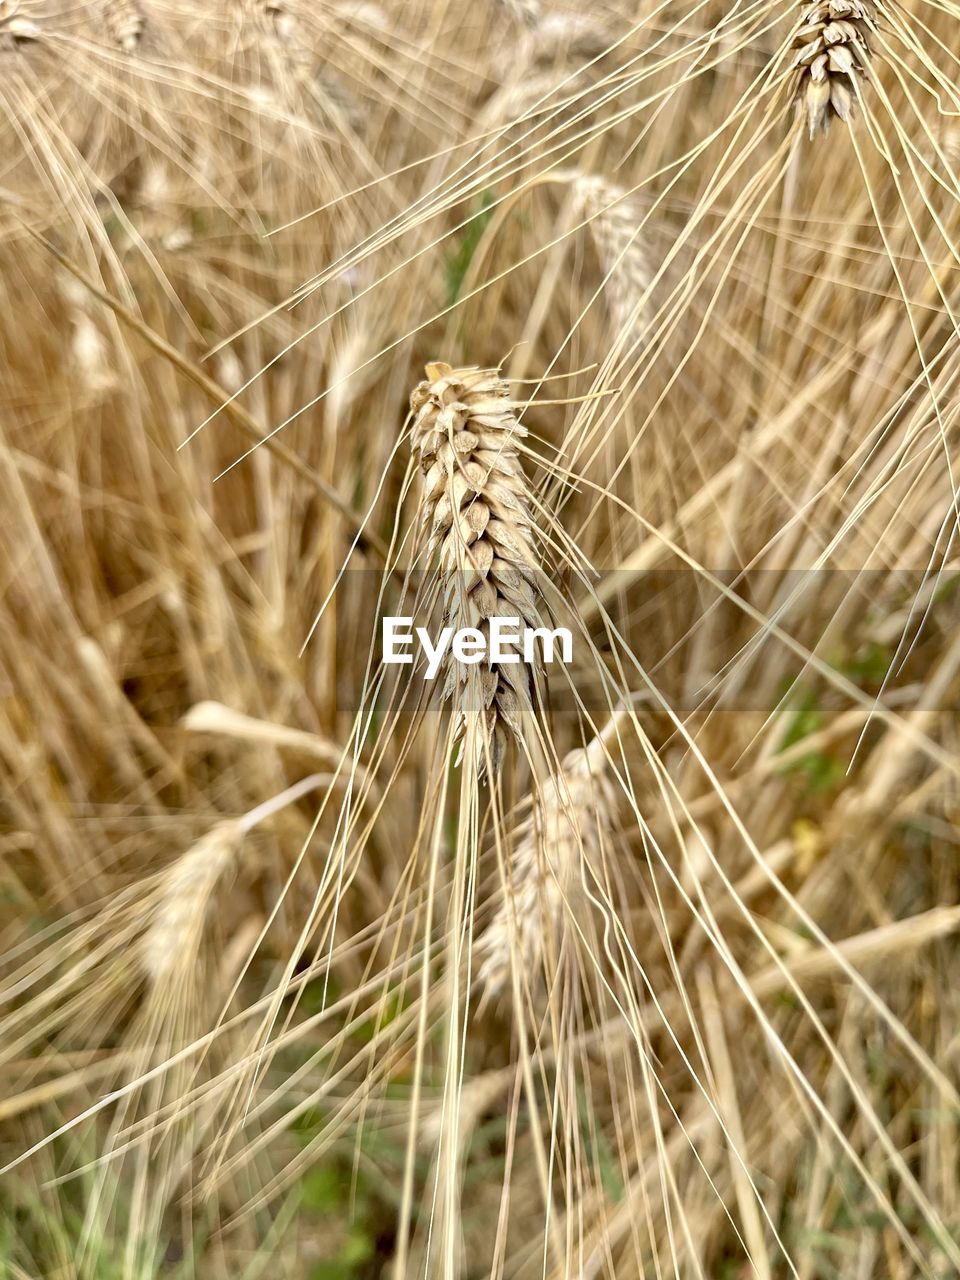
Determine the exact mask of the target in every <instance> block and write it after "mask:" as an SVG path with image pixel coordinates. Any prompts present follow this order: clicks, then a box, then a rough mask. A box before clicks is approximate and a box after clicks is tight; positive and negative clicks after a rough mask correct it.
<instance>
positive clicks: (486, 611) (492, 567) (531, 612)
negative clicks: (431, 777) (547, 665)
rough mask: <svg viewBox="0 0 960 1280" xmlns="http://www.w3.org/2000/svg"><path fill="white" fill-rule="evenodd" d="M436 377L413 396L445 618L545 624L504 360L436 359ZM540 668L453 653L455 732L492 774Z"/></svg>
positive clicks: (481, 626) (448, 685) (447, 691)
mask: <svg viewBox="0 0 960 1280" xmlns="http://www.w3.org/2000/svg"><path fill="white" fill-rule="evenodd" d="M426 372H427V381H425V382H421V383H420V384H419V386H417V388H416V389H415V390H414V392H413V395H412V396H411V398H410V405H411V409H412V410H413V413H414V422H413V429H412V434H411V447H412V449H413V451H414V453H415V454H416V455H417V456H418V457H419V460H420V466H421V468H422V470H423V493H422V515H421V520H422V530H423V535H424V536H425V538H426V546H427V557H428V560H429V562H430V563H431V564H433V565H434V566H435V567H436V569H437V573H438V582H437V589H438V591H439V593H440V594H441V595H442V599H443V615H444V624H445V625H448V626H452V627H453V628H454V629H455V630H461V629H463V628H467V627H473V628H475V629H476V630H477V631H479V632H480V633H481V635H482V636H483V637H484V639H485V640H486V641H487V644H488V646H489V637H490V626H489V620H490V618H492V617H517V618H519V621H520V627H521V629H522V628H524V627H537V626H539V625H540V617H539V613H538V608H537V596H538V592H537V587H536V583H535V578H534V571H535V569H536V568H537V567H539V562H538V558H537V551H536V547H535V545H534V541H533V535H532V528H533V518H532V515H531V502H530V494H529V489H528V485H527V479H526V476H525V475H524V473H523V468H522V466H521V465H520V455H519V452H518V448H517V443H518V441H519V440H521V439H522V437H523V436H525V435H526V429H525V428H524V427H522V426H521V424H520V423H519V422H518V421H517V417H516V414H515V412H514V408H515V406H514V402H513V400H512V399H511V398H510V390H509V387H508V385H507V383H506V382H505V381H504V380H503V379H502V378H501V377H500V375H499V373H498V372H497V370H496V369H475V368H467V369H453V368H451V366H450V365H448V364H441V363H435V364H428V365H427V369H426ZM535 680H536V668H533V667H530V666H527V665H523V664H520V663H516V664H509V665H506V664H500V663H489V664H488V665H484V666H472V665H471V666H465V665H463V664H460V663H457V662H455V661H451V660H450V657H449V655H448V657H447V658H446V661H445V683H444V691H443V696H444V698H445V699H446V698H452V700H453V704H454V741H455V743H457V744H459V747H460V751H459V753H458V756H457V763H460V761H461V760H463V759H464V758H466V759H467V760H468V762H470V764H471V765H472V767H473V768H474V769H475V770H476V771H477V774H478V776H482V775H483V774H484V773H485V772H486V770H487V768H488V767H489V769H490V771H491V772H492V773H494V774H496V773H497V772H498V770H499V768H500V764H501V761H502V759H503V754H504V751H505V749H506V742H507V734H508V733H512V734H513V735H514V736H515V737H516V738H518V739H519V738H520V736H521V726H522V722H523V717H524V711H528V712H532V710H533V702H534V692H535V689H534V683H535Z"/></svg>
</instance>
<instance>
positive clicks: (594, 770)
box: [476, 738, 617, 1004]
mask: <svg viewBox="0 0 960 1280" xmlns="http://www.w3.org/2000/svg"><path fill="white" fill-rule="evenodd" d="M604 752H605V747H604V744H603V742H602V740H601V739H600V738H596V739H594V741H593V742H591V743H590V744H589V746H586V747H581V748H579V749H578V750H576V751H571V752H570V753H569V754H568V755H567V756H565V757H564V759H563V761H562V763H561V765H560V769H559V771H558V772H557V773H555V774H553V775H552V776H551V777H550V778H549V779H548V780H547V783H546V785H545V786H543V787H542V788H541V789H540V791H539V793H538V795H537V798H536V801H535V805H534V810H533V814H532V816H531V817H530V819H529V820H528V821H527V823H526V824H525V825H524V826H523V827H522V828H521V830H520V831H519V833H518V838H517V842H516V846H515V849H514V857H513V863H512V867H511V871H510V883H509V885H508V886H507V888H506V890H505V892H504V894H503V898H502V901H501V903H500V905H499V907H498V908H497V912H496V914H495V915H494V917H493V919H492V920H491V922H490V924H489V925H488V926H487V928H486V929H485V930H484V932H483V933H482V934H481V935H480V938H479V939H478V941H477V945H476V958H477V980H478V983H479V985H480V988H481V990H482V992H483V997H482V998H483V1003H484V1004H486V1003H487V1002H488V1001H489V1000H490V999H492V998H494V997H496V996H498V995H500V994H501V993H502V992H503V991H504V989H505V988H507V987H508V986H509V983H510V973H511V955H515V957H516V963H517V964H518V966H519V967H520V969H521V971H522V972H523V973H524V974H526V975H527V977H528V979H529V981H530V982H531V984H535V983H537V980H538V978H542V977H543V975H544V973H545V971H546V967H547V963H548V961H549V960H550V959H551V957H552V958H553V960H554V961H555V959H556V956H557V955H558V954H559V950H560V943H561V941H562V937H563V930H564V923H565V921H566V920H567V919H568V917H569V913H570V911H571V909H572V908H573V907H574V906H575V905H576V904H577V903H578V902H579V901H580V899H581V897H582V894H583V889H582V884H583V876H582V868H583V865H584V863H585V862H586V863H590V862H591V861H593V862H596V860H597V859H598V857H599V855H600V853H601V851H602V849H603V848H604V847H605V846H606V845H607V844H608V843H609V841H610V839H611V837H612V834H613V819H614V813H615V810H616V803H617V797H616V789H615V788H614V786H613V783H612V782H611V780H610V777H609V775H608V774H607V773H606V770H605V767H604V766H605V755H604Z"/></svg>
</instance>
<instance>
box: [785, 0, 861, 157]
mask: <svg viewBox="0 0 960 1280" xmlns="http://www.w3.org/2000/svg"><path fill="white" fill-rule="evenodd" d="M876 30H877V8H876V5H875V4H873V3H872V2H871V0H823V2H822V3H818V4H813V5H808V6H806V7H805V8H804V10H803V12H802V14H801V18H800V28H799V30H798V31H797V34H796V36H795V37H794V48H795V49H796V51H797V54H796V60H795V63H794V65H795V67H796V68H797V73H798V82H797V105H798V108H799V109H800V110H801V111H802V112H803V114H804V116H805V117H806V121H807V127H808V129H809V130H810V137H811V138H813V137H815V136H816V134H817V132H818V131H819V130H821V129H822V130H823V132H824V133H826V131H827V129H828V128H829V126H830V121H831V120H832V119H833V118H834V117H835V116H836V117H838V118H839V119H840V120H843V121H849V120H850V118H851V116H852V114H853V106H854V103H855V101H856V97H857V88H856V79H857V76H859V75H863V74H865V73H866V71H867V67H868V64H869V61H870V58H871V56H872V53H873V50H872V48H871V45H870V36H871V35H872V34H874V33H875V32H876Z"/></svg>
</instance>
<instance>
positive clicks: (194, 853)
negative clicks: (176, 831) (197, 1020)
mask: <svg viewBox="0 0 960 1280" xmlns="http://www.w3.org/2000/svg"><path fill="white" fill-rule="evenodd" d="M245 832H246V828H245V827H244V825H243V823H242V822H233V821H226V822H218V823H217V825H216V826H215V827H213V828H211V830H210V831H208V832H207V834H206V835H205V836H201V838H200V839H199V840H198V841H197V843H196V844H195V845H194V846H193V847H192V848H191V849H189V850H188V851H187V852H186V853H185V854H184V855H183V857H182V858H178V859H177V861H176V862H175V863H174V864H173V866H172V867H170V869H169V870H168V871H167V872H166V874H165V875H164V877H163V879H162V881H161V883H160V888H159V891H158V893H157V897H156V900H155V906H154V911H153V919H152V922H151V924H150V927H149V929H148V930H147V932H146V934H145V935H144V938H143V942H142V949H141V953H140V959H141V963H142V965H143V969H144V971H145V973H146V975H147V977H148V978H149V979H150V981H151V982H153V983H157V982H160V981H162V980H163V979H165V978H168V977H169V976H170V975H171V974H172V973H174V972H176V970H177V969H178V966H179V965H180V964H181V963H183V962H184V961H185V960H190V959H191V958H195V957H196V954H197V951H198V949H199V947H200V942H201V940H202V937H203V928H204V923H205V921H206V917H207V911H208V909H209V906H210V900H211V898H212V897H213V894H214V892H215V890H216V888H217V885H218V884H219V883H220V880H221V879H222V878H223V876H225V875H226V874H227V873H228V872H230V871H231V870H232V869H233V868H234V866H235V865H236V859H237V855H238V853H239V851H240V846H241V844H242V843H243V837H244V834H245Z"/></svg>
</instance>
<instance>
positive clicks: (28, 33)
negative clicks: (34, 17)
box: [0, 0, 40, 49]
mask: <svg viewBox="0 0 960 1280" xmlns="http://www.w3.org/2000/svg"><path fill="white" fill-rule="evenodd" d="M39 35H40V28H39V27H38V26H37V24H36V23H35V22H31V21H30V19H29V18H22V17H21V16H20V0H0V49H13V48H16V47H17V45H21V44H29V43H30V41H31V40H36V39H37V38H38V37H39Z"/></svg>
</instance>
